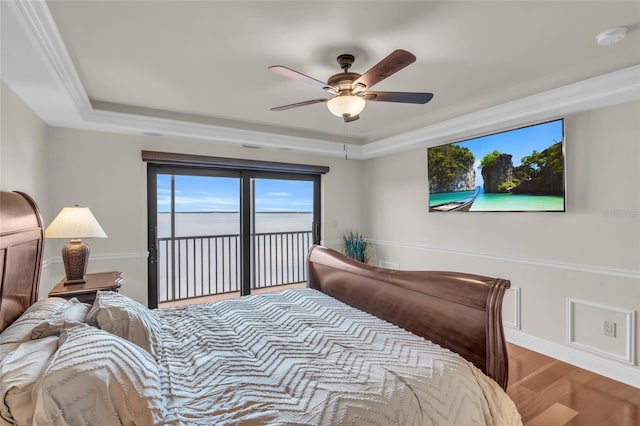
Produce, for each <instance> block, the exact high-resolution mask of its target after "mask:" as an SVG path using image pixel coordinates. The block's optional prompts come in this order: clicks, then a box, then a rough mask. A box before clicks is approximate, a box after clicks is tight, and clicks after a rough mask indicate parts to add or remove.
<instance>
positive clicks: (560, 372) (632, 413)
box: [507, 344, 640, 426]
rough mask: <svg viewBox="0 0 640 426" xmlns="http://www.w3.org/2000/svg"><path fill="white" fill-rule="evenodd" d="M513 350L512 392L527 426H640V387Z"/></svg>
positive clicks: (526, 350)
mask: <svg viewBox="0 0 640 426" xmlns="http://www.w3.org/2000/svg"><path fill="white" fill-rule="evenodd" d="M507 346H508V350H509V386H508V387H507V393H508V394H509V396H510V397H511V399H513V400H514V401H515V403H516V406H517V407H518V411H519V412H520V415H521V416H522V421H523V423H524V424H525V426H562V425H571V426H591V425H606V426H627V425H628V426H640V389H639V388H635V387H633V386H629V385H626V384H624V383H620V382H617V381H615V380H612V379H609V378H607V377H603V376H600V375H598V374H595V373H592V372H590V371H587V370H583V369H581V368H578V367H574V366H573V365H570V364H567V363H565V362H562V361H558V360H556V359H553V358H550V357H548V356H545V355H542V354H539V353H537V352H533V351H530V350H528V349H525V348H522V347H520V346H516V345H513V344H508V345H507Z"/></svg>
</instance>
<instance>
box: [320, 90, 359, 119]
mask: <svg viewBox="0 0 640 426" xmlns="http://www.w3.org/2000/svg"><path fill="white" fill-rule="evenodd" d="M366 104H367V103H366V101H365V100H364V98H362V97H360V96H352V95H343V96H336V97H335V98H331V99H329V101H328V102H327V108H329V111H331V114H333V115H337V116H338V117H345V116H346V117H355V116H356V115H358V114H360V113H361V112H362V110H363V109H364V107H365V105H366Z"/></svg>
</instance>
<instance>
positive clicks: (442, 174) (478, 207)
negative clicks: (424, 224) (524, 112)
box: [427, 119, 565, 212]
mask: <svg viewBox="0 0 640 426" xmlns="http://www.w3.org/2000/svg"><path fill="white" fill-rule="evenodd" d="M427 163H428V164H427V167H428V180H429V182H428V183H429V211H431V212H442V211H472V212H473V211H478V212H495V211H511V212H514V211H554V212H563V211H565V176H564V168H565V162H564V120H563V119H558V120H554V121H548V122H545V123H540V124H534V125H531V126H526V127H520V128H517V129H513V130H508V131H504V132H500V133H494V134H491V135H487V136H481V137H477V138H474V139H468V140H464V141H461V142H455V143H450V144H446V145H440V146H434V147H430V148H427Z"/></svg>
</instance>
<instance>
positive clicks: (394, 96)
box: [364, 92, 433, 104]
mask: <svg viewBox="0 0 640 426" xmlns="http://www.w3.org/2000/svg"><path fill="white" fill-rule="evenodd" d="M364 98H365V99H366V100H368V101H378V102H402V103H405V104H426V103H427V102H429V101H430V100H431V99H432V98H433V93H415V92H367V93H365V95H364Z"/></svg>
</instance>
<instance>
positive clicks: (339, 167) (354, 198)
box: [41, 128, 362, 302]
mask: <svg viewBox="0 0 640 426" xmlns="http://www.w3.org/2000/svg"><path fill="white" fill-rule="evenodd" d="M48 146H49V148H50V149H49V152H48V162H49V165H50V169H51V170H53V171H54V172H52V173H51V174H50V175H49V179H48V185H49V188H50V194H49V195H50V200H51V205H52V208H53V209H54V210H55V211H58V210H59V209H61V208H62V207H64V206H67V205H73V204H81V205H86V206H89V207H90V208H91V210H92V212H93V213H94V215H95V216H96V218H97V219H98V221H99V222H100V224H101V225H102V227H103V229H104V230H105V232H106V233H107V234H108V236H109V238H107V239H95V240H91V241H90V242H89V243H90V246H91V253H92V256H94V257H93V259H92V260H91V262H90V264H89V270H90V272H91V271H92V270H93V271H99V270H102V271H104V270H113V269H120V270H123V271H124V272H125V277H126V287H125V288H123V292H124V293H125V294H128V295H130V296H132V297H134V298H136V299H138V300H140V301H142V302H146V300H147V284H146V282H147V269H146V268H147V263H146V253H147V235H146V224H147V207H146V200H147V193H146V163H144V162H142V160H141V155H140V151H141V150H154V151H167V152H183V153H189V154H199V155H211V156H219V157H232V158H249V159H259V160H268V161H280V162H289V163H303V164H316V165H324V166H329V167H330V172H329V173H328V174H326V175H325V176H323V178H322V207H323V218H322V222H323V224H322V225H323V226H322V228H323V241H325V242H329V243H334V244H335V242H336V241H338V240H340V238H341V235H342V233H343V232H344V231H345V230H346V229H352V228H354V227H355V228H358V227H359V226H360V224H361V222H362V221H361V217H362V212H361V206H362V200H361V199H360V198H359V197H361V194H362V191H361V174H362V173H361V168H362V163H361V162H358V161H353V160H348V161H347V160H344V159H340V158H327V157H315V156H310V155H301V154H296V153H293V152H291V151H275V150H256V149H248V148H240V147H235V146H231V145H223V144H211V143H206V142H185V141H180V140H175V139H171V138H165V137H149V136H130V135H121V134H113V133H98V132H91V131H81V130H73V129H63V128H51V129H50V130H49V133H48ZM50 219H51V218H49V220H50ZM45 221H46V220H45ZM47 223H48V222H47ZM48 242H49V241H48ZM49 243H50V244H56V245H60V246H61V245H62V244H63V242H62V241H56V240H53V241H51V242H49ZM52 267H54V268H59V269H60V268H61V265H59V264H56V265H52ZM62 274H63V272H62V270H61V269H60V271H59V275H62ZM51 284H52V283H43V285H42V287H43V289H45V288H47V286H48V285H51ZM41 294H42V292H41Z"/></svg>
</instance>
